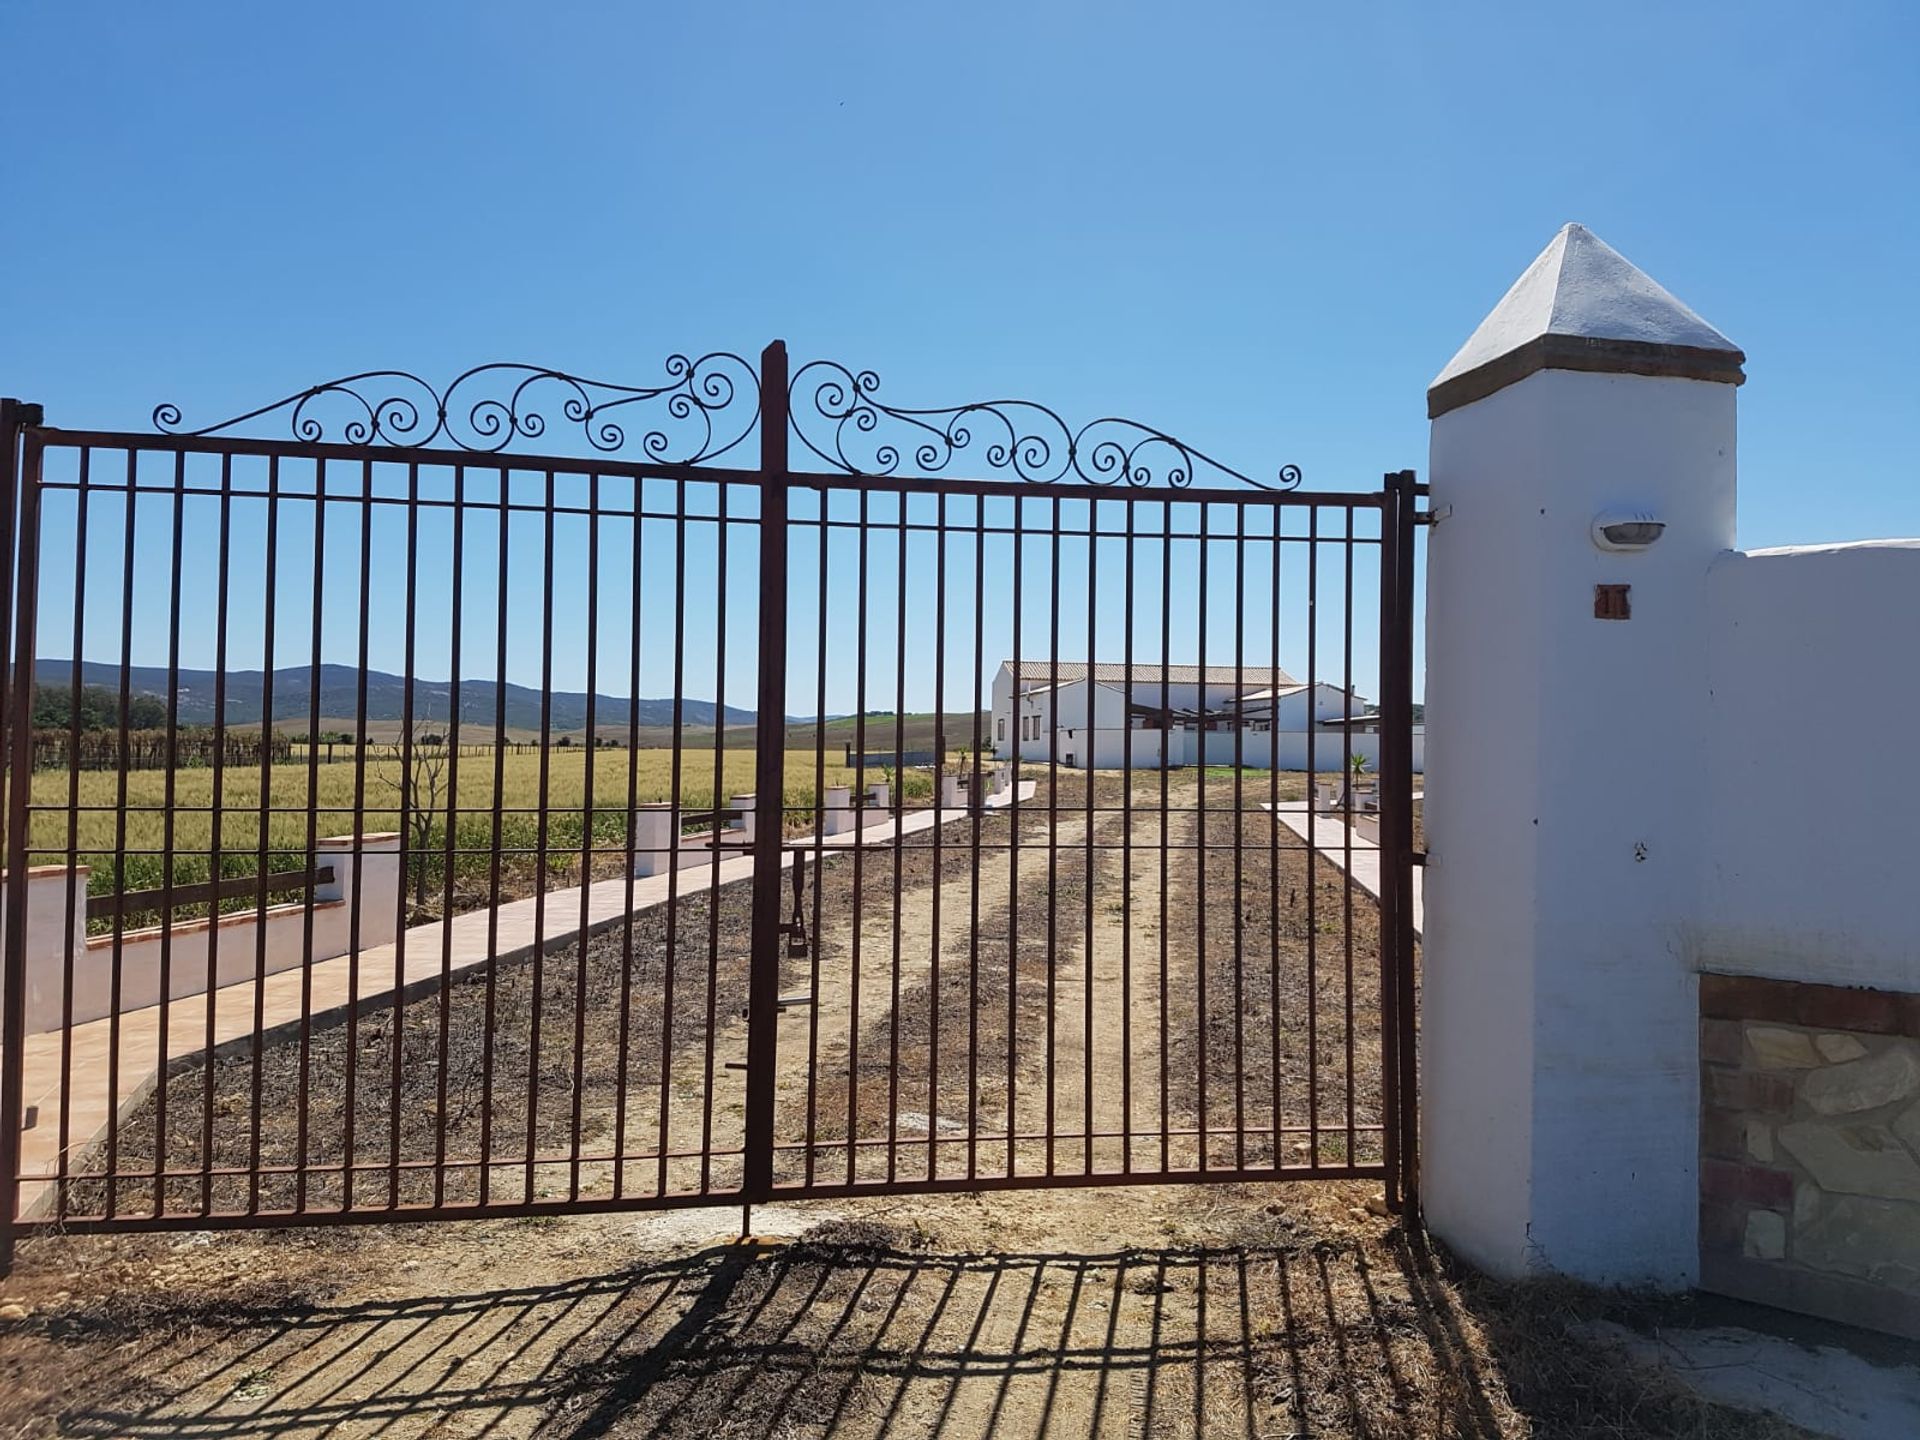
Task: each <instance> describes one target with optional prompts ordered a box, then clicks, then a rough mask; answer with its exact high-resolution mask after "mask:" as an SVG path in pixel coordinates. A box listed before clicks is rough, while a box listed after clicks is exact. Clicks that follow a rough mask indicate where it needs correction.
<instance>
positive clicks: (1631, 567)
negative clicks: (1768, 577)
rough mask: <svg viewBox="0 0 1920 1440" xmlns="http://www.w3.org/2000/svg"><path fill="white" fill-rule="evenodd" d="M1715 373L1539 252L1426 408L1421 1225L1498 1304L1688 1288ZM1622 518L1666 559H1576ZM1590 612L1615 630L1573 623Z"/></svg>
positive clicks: (1620, 295) (1721, 379)
mask: <svg viewBox="0 0 1920 1440" xmlns="http://www.w3.org/2000/svg"><path fill="white" fill-rule="evenodd" d="M1743 359H1744V357H1743V356H1742V355H1741V354H1740V352H1739V350H1738V349H1737V348H1736V347H1735V346H1734V345H1733V344H1732V343H1731V342H1730V341H1728V340H1727V339H1726V338H1725V337H1724V336H1722V335H1721V334H1720V333H1719V332H1718V331H1716V330H1714V329H1713V328H1712V327H1711V326H1709V325H1707V324H1706V322H1704V321H1702V320H1701V319H1700V318H1699V317H1698V316H1696V315H1694V314H1693V312H1692V311H1690V310H1688V309H1687V308H1686V307H1685V306H1684V305H1682V304H1681V303H1680V302H1679V301H1677V300H1675V299H1674V298H1673V297H1672V296H1671V295H1669V294H1668V293H1667V292H1666V291H1665V290H1663V289H1661V288H1660V287H1659V286H1658V285H1656V284H1655V283H1654V282H1653V281H1652V280H1650V279H1649V278H1648V277H1647V276H1646V275H1644V274H1643V273H1641V272H1640V271H1638V270H1636V269H1635V268H1634V267H1633V266H1632V265H1630V264H1629V263H1628V262H1627V261H1626V260H1624V259H1623V258H1622V257H1620V256H1619V255H1618V254H1617V253H1616V252H1614V251H1613V250H1611V249H1609V248H1608V247H1607V246H1605V245H1604V244H1602V243H1601V242H1600V241H1599V240H1597V239H1596V238H1595V237H1594V236H1592V235H1591V234H1589V233H1588V232H1587V231H1585V230H1583V229H1581V228H1580V227H1578V226H1569V227H1567V228H1566V229H1565V230H1563V231H1562V232H1561V233H1560V234H1559V235H1558V236H1556V237H1555V239H1554V241H1553V242H1552V244H1550V245H1549V246H1548V247H1547V249H1546V251H1544V252H1543V253H1542V254H1541V256H1540V258H1539V259H1537V260H1536V261H1535V262H1534V264H1533V266H1532V267H1530V268H1529V269H1528V270H1527V272H1526V273H1525V274H1524V275H1522V276H1521V278H1520V280H1519V281H1518V282H1517V283H1516V284H1515V285H1514V287H1513V289H1512V290H1510V291H1509V292H1508V294H1507V296H1506V298H1505V299H1503V300H1502V301H1501V303H1500V305H1499V306H1498V307H1496V309H1495V310H1494V311H1493V313H1492V314H1491V315H1489V316H1488V318H1487V320H1486V321H1485V322H1484V323H1483V324H1482V325H1481V326H1480V328H1479V330H1477V331H1476V332H1475V333H1474V335H1473V337H1472V338H1471V339H1470V340H1469V341H1468V342H1467V344H1466V346H1465V347H1463V348H1462V350H1461V352H1460V353H1459V354H1458V355H1457V356H1455V357H1454V360H1453V361H1452V363H1451V364H1449V365H1448V366H1447V368H1446V369H1445V370H1444V371H1443V372H1442V373H1441V375H1440V376H1439V378H1438V379H1437V380H1436V381H1435V382H1434V385H1433V387H1432V388H1431V389H1430V390H1429V392H1428V399H1429V414H1430V415H1432V416H1433V417H1434V423H1433V434H1432V454H1431V460H1430V478H1431V483H1432V487H1433V492H1432V500H1431V507H1432V509H1433V511H1434V512H1435V513H1436V514H1437V515H1438V516H1440V517H1441V518H1440V519H1439V521H1438V523H1437V524H1435V525H1434V527H1433V528H1432V529H1431V530H1430V532H1429V539H1428V569H1427V689H1426V716H1427V741H1428V744H1429V746H1430V758H1431V763H1430V764H1429V766H1428V767H1427V772H1428V773H1427V776H1426V780H1425V789H1426V802H1425V823H1426V834H1427V849H1428V855H1429V861H1428V869H1427V871H1426V876H1425V929H1424V937H1423V943H1424V964H1425V975H1424V986H1423V1002H1422V1019H1421V1072H1422V1097H1421V1112H1420V1113H1421V1116H1422V1118H1423V1136H1422V1148H1421V1162H1422V1200H1423V1204H1424V1207H1425V1211H1426V1216H1427V1220H1428V1223H1429V1224H1430V1226H1431V1227H1432V1228H1433V1230H1434V1231H1435V1233H1436V1234H1438V1235H1439V1236H1440V1237H1441V1238H1442V1239H1444V1240H1445V1241H1446V1242H1447V1243H1448V1244H1449V1245H1451V1246H1452V1247H1453V1248H1454V1249H1455V1250H1456V1251H1458V1252H1459V1253H1460V1254H1461V1255H1462V1256H1463V1257H1464V1258H1465V1259H1467V1260H1468V1261H1470V1262H1472V1263H1474V1264H1476V1265H1479V1266H1482V1267H1484V1268H1486V1269H1489V1270H1492V1271H1495V1272H1497V1273H1499V1274H1503V1275H1517V1274H1521V1273H1524V1272H1526V1271H1529V1270H1535V1269H1550V1270H1556V1271H1561V1272H1564V1273H1567V1274H1571V1275H1575V1276H1578V1277H1580V1278H1583V1279H1587V1280H1591V1281H1596V1282H1601V1283H1614V1282H1639V1281H1647V1282H1652V1283H1655V1284H1662V1285H1683V1284H1686V1283H1689V1282H1690V1281H1691V1280H1692V1279H1693V1278H1694V1275H1695V1273H1696V1269H1697V1259H1696V1230H1697V1210H1698V1200H1699V1195H1698V1182H1697V1175H1696V1172H1697V1163H1696V1153H1697V1124H1698V1121H1697V1116H1698V1098H1697V1088H1698V1059H1697V1053H1698V1052H1697V1044H1698V1011H1697V998H1696V997H1697V991H1696V984H1695V977H1694V946H1693V940H1692V934H1693V927H1694V923H1695V919H1696V917H1697V915H1698V905H1699V894H1700V885H1699V877H1700V870H1699V867H1700V865H1701V844H1702V834H1703V825H1702V809H1703V802H1704V799H1705V772H1706V766H1705V747H1706V706H1707V691H1706V681H1705V667H1706V658H1707V657H1706V636H1707V615H1706V608H1705V602H1706V573H1707V568H1708V566H1709V565H1710V564H1711V563H1712V561H1713V560H1714V558H1715V557H1716V556H1717V555H1719V554H1720V553H1721V552H1723V551H1724V550H1726V549H1727V548H1728V547H1730V546H1731V545H1732V543H1733V539H1734V394H1735V388H1734V387H1735V386H1736V385H1737V384H1739V382H1740V380H1741V378H1742V376H1741V371H1740V365H1741V363H1742V361H1743ZM1620 511H1638V512H1645V513H1647V514H1649V515H1651V516H1652V517H1653V518H1654V519H1656V520H1658V521H1661V522H1664V525H1665V529H1664V531H1663V532H1662V533H1661V535H1660V537H1659V539H1658V540H1657V541H1656V542H1655V543H1653V544H1652V545H1651V546H1649V547H1648V548H1646V549H1645V550H1643V551H1639V552H1636V553H1618V552H1611V551H1607V550H1603V549H1601V548H1600V547H1599V546H1597V545H1596V543H1595V540H1594V538H1593V536H1592V534H1591V529H1592V524H1593V521H1594V520H1595V518H1596V517H1597V516H1599V515H1602V514H1606V513H1613V512H1620ZM1602 584H1607V585H1618V584H1625V585H1628V586H1630V587H1631V588H1630V590H1629V592H1628V599H1629V603H1630V607H1631V618H1629V619H1626V620H1609V619H1599V618H1596V617H1595V586H1596V585H1602Z"/></svg>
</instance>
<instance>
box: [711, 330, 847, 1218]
mask: <svg viewBox="0 0 1920 1440" xmlns="http://www.w3.org/2000/svg"><path fill="white" fill-rule="evenodd" d="M760 474H761V480H760V527H759V537H760V657H759V658H760V676H759V693H758V695H757V697H756V699H755V705H756V707H757V708H756V711H755V718H754V750H755V755H754V777H753V937H752V945H753V949H752V952H751V958H750V959H749V961H748V970H747V1114H746V1154H745V1157H744V1166H743V1173H742V1177H741V1189H742V1191H743V1192H744V1195H745V1199H746V1200H747V1202H748V1203H749V1204H751V1203H752V1202H753V1201H755V1200H760V1199H765V1198H767V1197H768V1196H770V1195H771V1194H772V1192H773V1080H774V1065H775V1064H776V1062H777V1055H776V1051H777V1048H778V1044H779V1033H778V1032H779V1025H780V1003H779V1002H780V953H781V949H782V946H781V944H780V939H781V929H782V925H781V919H780V856H781V852H782V851H783V850H784V849H785V848H786V819H787V815H786V755H787V343H786V341H784V340H775V341H774V342H773V343H771V344H770V345H768V346H767V348H766V349H765V350H763V351H761V352H760ZM824 519H825V516H824V515H823V516H822V520H823V522H824ZM823 533H824V531H823ZM714 723H715V727H716V730H717V731H721V732H724V730H725V727H726V718H725V716H724V714H720V715H716V717H715V722H714ZM819 781H820V776H819V775H815V777H814V782H815V784H816V785H817V784H818V783H819ZM715 853H716V854H717V853H718V852H717V851H716V852H715ZM794 863H795V864H796V865H797V864H799V863H800V858H799V857H798V856H796V857H795V858H794ZM714 909H715V913H716V914H717V913H718V909H719V906H718V900H717V898H716V900H715V901H714ZM815 943H816V944H818V943H819V942H818V939H817V937H816V940H815Z"/></svg>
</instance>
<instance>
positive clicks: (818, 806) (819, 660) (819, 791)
mask: <svg viewBox="0 0 1920 1440" xmlns="http://www.w3.org/2000/svg"><path fill="white" fill-rule="evenodd" d="M819 493H820V573H819V576H818V580H819V591H820V593H819V597H818V599H817V601H816V602H815V603H816V605H817V606H818V612H819V626H820V631H819V638H818V641H817V643H816V644H815V646H814V666H815V671H816V673H815V676H814V687H815V689H814V724H813V786H814V812H813V875H814V886H813V928H812V930H811V932H810V933H811V934H812V936H813V943H812V944H811V945H809V946H808V947H807V949H808V952H809V954H808V959H807V975H808V979H807V1150H806V1157H805V1159H804V1160H803V1161H802V1173H803V1175H804V1176H805V1180H806V1183H807V1184H808V1185H811V1184H813V1172H814V1148H815V1137H816V1135H817V1134H818V1133H819V1123H820V889H821V886H820V879H821V877H822V876H823V875H824V874H825V873H826V869H825V859H826V838H827V837H826V828H827V822H826V815H827V565H828V543H827V537H828V535H829V533H830V528H831V527H830V524H829V517H830V513H831V508H832V504H833V491H832V490H831V489H829V488H828V487H826V486H824V485H823V486H821V487H820V492H819ZM855 784H856V786H857V785H858V776H857V775H856V777H855ZM854 838H855V840H856V841H857V840H858V839H859V837H858V836H857V835H856V836H855V837H854ZM803 858H804V857H803V856H801V855H795V856H794V857H793V863H794V864H796V865H798V864H799V863H800V862H801V860H802V859H803Z"/></svg>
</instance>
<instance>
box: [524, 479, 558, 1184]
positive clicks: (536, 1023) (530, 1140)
mask: <svg viewBox="0 0 1920 1440" xmlns="http://www.w3.org/2000/svg"><path fill="white" fill-rule="evenodd" d="M541 497H542V498H541V524H542V531H541V545H542V549H541V555H542V559H541V565H540V588H541V591H542V597H541V602H540V800H539V805H540V809H539V813H538V814H537V815H536V816H535V821H534V884H533V966H532V970H533V974H532V980H533V995H532V1000H531V1003H530V1005H529V1007H528V1017H527V1149H526V1154H525V1155H524V1156H523V1157H521V1160H522V1164H523V1165H524V1167H525V1170H524V1178H523V1182H522V1185H521V1190H522V1197H521V1198H522V1199H524V1200H532V1199H533V1198H534V1192H535V1190H536V1189H537V1188H538V1187H537V1183H536V1177H535V1173H534V1160H535V1157H536V1156H537V1155H538V1154H539V1150H540V1025H541V1021H542V1019H543V1018H544V1016H543V1012H544V1005H543V1001H544V999H545V984H546V964H545V961H546V949H547V835H548V820H549V817H550V815H551V814H552V801H553V471H551V470H547V471H545V472H544V484H543V488H542V491H541Z"/></svg>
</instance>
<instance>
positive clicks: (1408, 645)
mask: <svg viewBox="0 0 1920 1440" xmlns="http://www.w3.org/2000/svg"><path fill="white" fill-rule="evenodd" d="M1388 491H1389V494H1390V495H1391V497H1392V500H1391V506H1390V511H1389V512H1388V513H1387V514H1383V517H1382V525H1383V531H1382V533H1383V535H1384V534H1385V529H1384V527H1385V525H1386V524H1387V522H1388V519H1389V518H1390V519H1391V524H1392V531H1393V539H1392V543H1391V545H1390V546H1389V545H1388V544H1386V543H1385V542H1384V541H1383V543H1382V547H1381V548H1382V552H1383V555H1384V554H1385V552H1387V551H1388V550H1389V549H1390V550H1391V552H1392V556H1393V566H1392V574H1393V584H1392V589H1391V592H1388V591H1387V588H1386V585H1385V582H1384V580H1383V583H1382V602H1383V607H1382V617H1383V621H1385V622H1387V627H1386V630H1385V633H1384V634H1383V636H1382V641H1381V675H1382V684H1381V706H1380V734H1381V739H1382V745H1383V747H1384V746H1385V745H1386V744H1387V742H1388V741H1389V740H1391V743H1392V746H1393V768H1392V773H1391V778H1389V776H1388V775H1387V774H1386V773H1384V771H1385V767H1384V766H1383V767H1382V769H1383V774H1382V775H1381V787H1382V795H1381V811H1382V815H1383V817H1384V816H1385V814H1386V813H1387V812H1388V811H1389V810H1391V811H1392V812H1393V816H1394V822H1393V837H1394V838H1393V848H1392V850H1391V851H1387V850H1386V845H1387V829H1386V826H1385V825H1384V824H1383V826H1382V830H1381V845H1382V849H1383V853H1382V855H1381V857H1380V858H1381V879H1382V885H1381V891H1382V894H1383V895H1385V894H1386V893H1387V892H1388V891H1389V890H1390V891H1391V892H1392V894H1393V896H1394V902H1393V912H1392V932H1391V938H1389V937H1388V936H1387V935H1386V934H1385V933H1384V932H1385V924H1384V921H1385V916H1383V917H1382V919H1383V926H1382V929H1383V934H1382V941H1381V943H1382V948H1383V950H1384V951H1385V956H1384V958H1385V960H1386V962H1387V969H1386V979H1387V984H1388V988H1389V989H1390V991H1391V993H1392V999H1393V1004H1392V1007H1391V1011H1390V1012H1386V1011H1383V1019H1386V1018H1389V1015H1390V1023H1391V1026H1392V1031H1391V1034H1392V1049H1393V1053H1394V1057H1395V1062H1396V1063H1395V1065H1394V1068H1393V1070H1392V1071H1391V1072H1390V1073H1389V1074H1388V1076H1387V1077H1386V1089H1387V1094H1388V1113H1387V1116H1386V1120H1387V1125H1388V1133H1389V1134H1392V1135H1393V1136H1394V1141H1393V1149H1392V1151H1391V1153H1390V1159H1389V1162H1388V1176H1389V1191H1388V1201H1389V1203H1390V1204H1393V1205H1394V1206H1396V1207H1397V1208H1399V1209H1401V1210H1403V1211H1404V1210H1407V1209H1409V1208H1417V1206H1418V1204H1419V1109H1418V1107H1419V1093H1420V1092H1419V1084H1418V1072H1417V1066H1418V1054H1417V1049H1416V1045H1417V1031H1416V1025H1417V1019H1418V1017H1417V1014H1416V1011H1415V991H1414V974H1413V600H1414V588H1413V586H1414V574H1413V567H1414V525H1415V514H1414V510H1415V497H1414V474H1413V472H1412V471H1411V470H1402V471H1400V472H1399V473H1398V474H1395V475H1391V476H1389V477H1388ZM1385 563H1386V562H1385V560H1384V559H1383V561H1382V567H1383V569H1384V568H1385Z"/></svg>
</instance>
